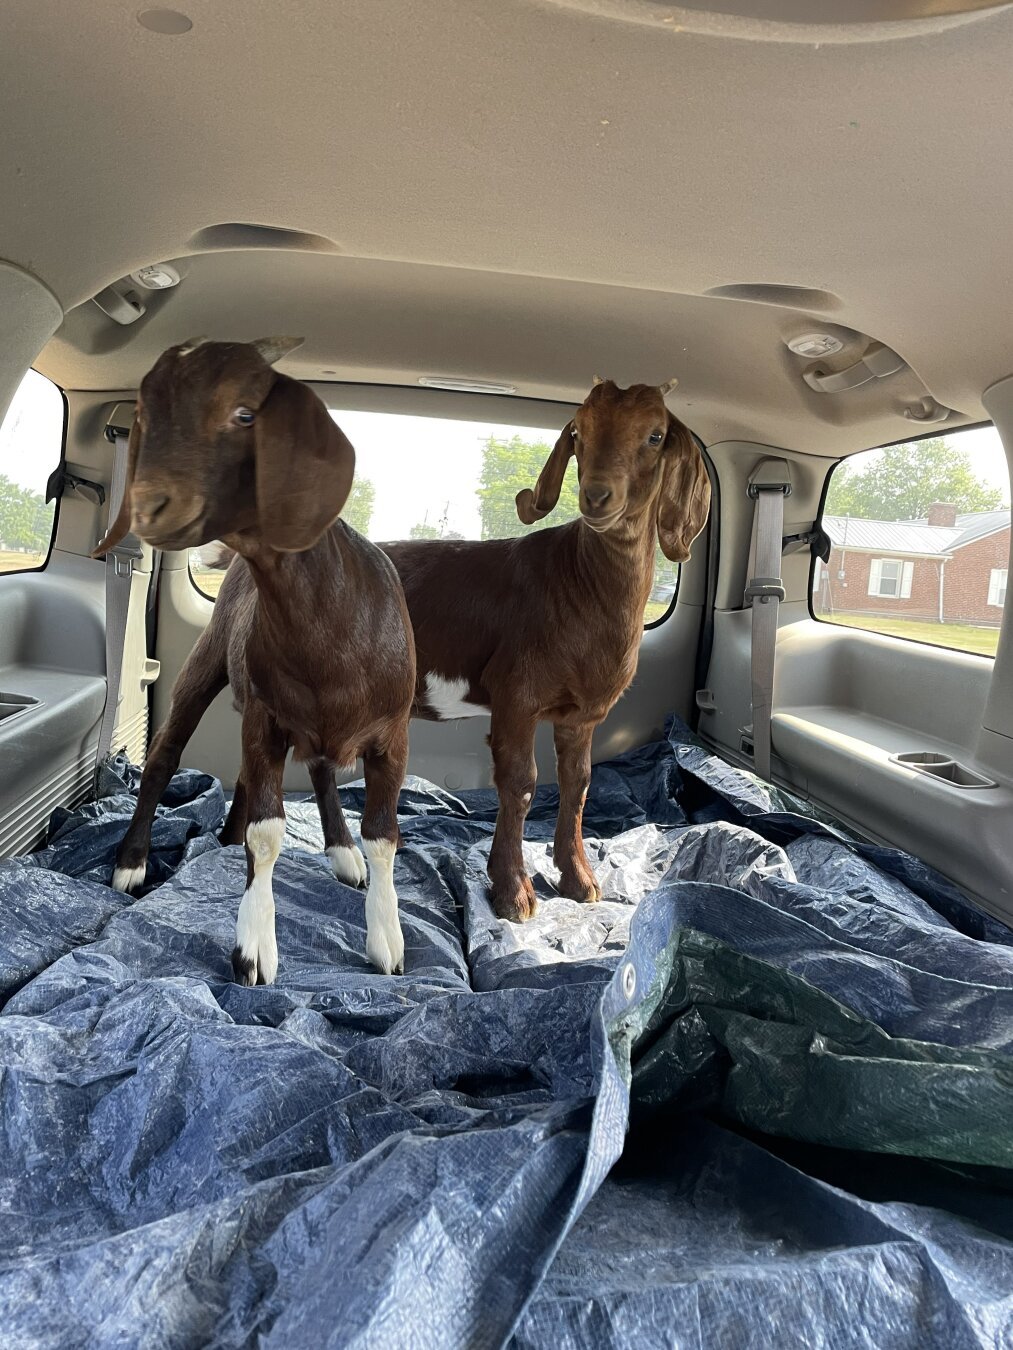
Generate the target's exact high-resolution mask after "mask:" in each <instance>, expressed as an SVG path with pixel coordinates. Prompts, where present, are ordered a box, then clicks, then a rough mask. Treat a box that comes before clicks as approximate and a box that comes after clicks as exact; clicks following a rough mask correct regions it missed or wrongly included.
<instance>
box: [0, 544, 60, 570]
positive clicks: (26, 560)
mask: <svg viewBox="0 0 1013 1350" xmlns="http://www.w3.org/2000/svg"><path fill="white" fill-rule="evenodd" d="M48 552H49V550H48V549H46V551H45V552H44V553H14V552H12V551H11V552H8V550H6V549H3V550H0V572H26V571H28V570H29V568H32V567H41V566H42V564H43V563H44V562H45V561H46V553H48Z"/></svg>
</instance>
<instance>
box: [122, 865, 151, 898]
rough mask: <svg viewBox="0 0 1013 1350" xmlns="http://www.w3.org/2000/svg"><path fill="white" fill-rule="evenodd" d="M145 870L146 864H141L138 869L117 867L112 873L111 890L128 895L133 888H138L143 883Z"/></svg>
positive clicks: (146, 868)
mask: <svg viewBox="0 0 1013 1350" xmlns="http://www.w3.org/2000/svg"><path fill="white" fill-rule="evenodd" d="M147 870H148V865H147V863H146V862H142V863H141V865H140V867H117V868H116V869H115V871H114V872H113V890H114V891H123V893H124V894H125V895H129V894H130V892H131V891H132V890H133V889H134V887H135V886H140V885H141V883H142V882H143V881H144V874H145V872H146V871H147Z"/></svg>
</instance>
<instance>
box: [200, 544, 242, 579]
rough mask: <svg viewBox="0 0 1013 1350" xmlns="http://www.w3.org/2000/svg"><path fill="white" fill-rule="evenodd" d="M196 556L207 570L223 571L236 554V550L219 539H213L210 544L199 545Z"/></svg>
mask: <svg viewBox="0 0 1013 1350" xmlns="http://www.w3.org/2000/svg"><path fill="white" fill-rule="evenodd" d="M197 556H198V557H199V558H200V565H201V567H206V568H207V570H208V571H209V572H224V571H225V569H226V568H227V567H228V565H229V563H230V562H231V561H232V559H233V558H234V557H235V556H236V550H235V549H234V548H229V546H228V544H223V543H222V542H221V540H219V539H213V540H212V541H211V543H210V544H202V545H201V547H200V548H199V549H198V550H197Z"/></svg>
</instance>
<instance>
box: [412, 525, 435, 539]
mask: <svg viewBox="0 0 1013 1350" xmlns="http://www.w3.org/2000/svg"><path fill="white" fill-rule="evenodd" d="M439 537H440V527H439V525H430V524H429V522H428V521H427V520H421V521H419V523H418V524H417V525H413V526H412V527H411V529H410V530H409V531H408V538H409V539H439Z"/></svg>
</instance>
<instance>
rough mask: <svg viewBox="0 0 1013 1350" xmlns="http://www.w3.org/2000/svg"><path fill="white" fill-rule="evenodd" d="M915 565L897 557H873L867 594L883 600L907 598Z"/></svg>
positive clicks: (909, 596) (909, 594)
mask: <svg viewBox="0 0 1013 1350" xmlns="http://www.w3.org/2000/svg"><path fill="white" fill-rule="evenodd" d="M914 570H915V565H914V563H912V562H901V560H900V559H899V558H873V560H872V565H871V567H870V568H869V594H870V595H877V596H880V597H881V598H882V599H884V600H909V599H910V598H911V580H912V578H913V576H914Z"/></svg>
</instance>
